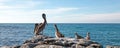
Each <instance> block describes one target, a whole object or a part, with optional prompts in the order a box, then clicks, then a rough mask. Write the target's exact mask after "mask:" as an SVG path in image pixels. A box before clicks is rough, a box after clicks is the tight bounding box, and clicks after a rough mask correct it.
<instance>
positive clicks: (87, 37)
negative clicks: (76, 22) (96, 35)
mask: <svg viewBox="0 0 120 48" xmlns="http://www.w3.org/2000/svg"><path fill="white" fill-rule="evenodd" d="M86 40H90V33H89V32H87V35H86Z"/></svg>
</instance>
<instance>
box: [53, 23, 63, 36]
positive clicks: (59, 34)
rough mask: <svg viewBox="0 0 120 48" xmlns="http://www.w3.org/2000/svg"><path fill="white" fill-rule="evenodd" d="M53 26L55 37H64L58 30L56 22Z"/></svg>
mask: <svg viewBox="0 0 120 48" xmlns="http://www.w3.org/2000/svg"><path fill="white" fill-rule="evenodd" d="M54 27H55V30H56V32H55V36H56V38H62V37H64V35H63V34H61V33H60V32H59V30H58V28H57V25H56V24H54Z"/></svg>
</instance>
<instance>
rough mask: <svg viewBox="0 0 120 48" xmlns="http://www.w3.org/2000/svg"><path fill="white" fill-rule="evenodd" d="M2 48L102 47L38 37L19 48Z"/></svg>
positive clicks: (77, 40) (91, 43)
mask: <svg viewBox="0 0 120 48" xmlns="http://www.w3.org/2000/svg"><path fill="white" fill-rule="evenodd" d="M4 48H102V45H100V44H99V43H98V42H94V41H91V40H86V39H75V38H53V37H48V36H44V35H38V36H34V37H32V38H31V39H29V40H26V41H25V42H24V43H23V44H22V45H21V46H11V47H10V46H5V47H4Z"/></svg>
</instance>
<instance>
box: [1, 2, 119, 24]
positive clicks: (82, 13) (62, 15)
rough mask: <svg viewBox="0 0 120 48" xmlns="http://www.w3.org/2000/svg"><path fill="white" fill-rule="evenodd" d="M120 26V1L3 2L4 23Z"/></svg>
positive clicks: (2, 15)
mask: <svg viewBox="0 0 120 48" xmlns="http://www.w3.org/2000/svg"><path fill="white" fill-rule="evenodd" d="M42 13H46V15H47V21H48V23H120V0H0V23H39V22H43V19H42V17H41V14H42Z"/></svg>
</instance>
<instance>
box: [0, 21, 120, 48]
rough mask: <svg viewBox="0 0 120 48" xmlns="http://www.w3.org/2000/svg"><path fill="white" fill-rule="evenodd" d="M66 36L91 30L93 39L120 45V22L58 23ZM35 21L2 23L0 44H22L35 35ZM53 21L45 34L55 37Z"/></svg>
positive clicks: (106, 43) (0, 26) (82, 34)
mask: <svg viewBox="0 0 120 48" xmlns="http://www.w3.org/2000/svg"><path fill="white" fill-rule="evenodd" d="M57 26H58V28H59V30H60V32H61V33H62V34H64V35H65V37H74V33H75V32H77V33H78V34H79V35H81V36H83V37H85V36H86V33H87V32H90V37H91V40H93V41H96V42H99V43H100V44H102V45H103V46H104V47H105V46H106V45H120V24H119V23H117V24H110V23H107V24H105V23H100V24H98V23H57ZM33 30H34V23H0V46H6V45H8V46H11V45H21V44H22V43H23V42H24V41H25V40H27V39H29V38H31V37H33V36H34V33H33ZM54 34H55V29H54V26H53V23H49V24H48V25H47V26H46V28H45V30H44V35H47V36H52V37H55V35H54Z"/></svg>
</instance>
